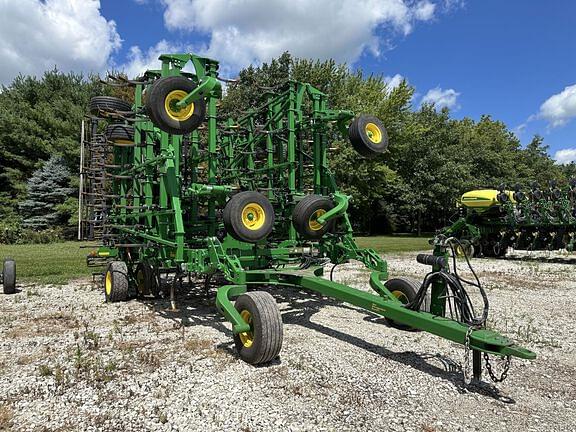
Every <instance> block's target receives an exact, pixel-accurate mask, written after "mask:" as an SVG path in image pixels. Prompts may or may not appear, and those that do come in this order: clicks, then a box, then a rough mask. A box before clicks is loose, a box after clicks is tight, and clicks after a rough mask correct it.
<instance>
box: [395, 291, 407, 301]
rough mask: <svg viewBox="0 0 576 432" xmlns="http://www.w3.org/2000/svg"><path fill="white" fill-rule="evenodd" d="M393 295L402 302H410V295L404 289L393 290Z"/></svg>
mask: <svg viewBox="0 0 576 432" xmlns="http://www.w3.org/2000/svg"><path fill="white" fill-rule="evenodd" d="M392 295H393V296H394V297H396V298H397V299H398V300H400V301H401V302H402V304H406V303H408V297H407V296H406V294H404V293H403V292H402V291H400V290H394V291H392Z"/></svg>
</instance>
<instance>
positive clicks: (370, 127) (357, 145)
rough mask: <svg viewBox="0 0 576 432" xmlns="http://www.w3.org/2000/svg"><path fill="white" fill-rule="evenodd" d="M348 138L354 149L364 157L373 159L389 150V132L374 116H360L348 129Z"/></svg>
mask: <svg viewBox="0 0 576 432" xmlns="http://www.w3.org/2000/svg"><path fill="white" fill-rule="evenodd" d="M348 137H349V138H350V143H351V144H352V146H353V147H354V149H355V150H356V151H357V152H358V153H360V154H361V155H362V156H364V157H367V158H373V157H376V156H378V155H379V154H381V153H384V152H385V151H386V149H387V148H388V132H386V128H385V127H384V125H383V124H382V122H381V121H380V119H378V118H376V117H373V116H364V115H363V116H358V117H356V118H355V119H354V120H353V121H352V123H351V124H350V127H349V128H348Z"/></svg>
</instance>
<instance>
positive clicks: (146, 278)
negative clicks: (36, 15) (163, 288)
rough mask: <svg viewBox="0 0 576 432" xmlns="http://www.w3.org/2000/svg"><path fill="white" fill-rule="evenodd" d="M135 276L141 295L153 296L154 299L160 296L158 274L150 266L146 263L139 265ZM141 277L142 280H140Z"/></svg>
mask: <svg viewBox="0 0 576 432" xmlns="http://www.w3.org/2000/svg"><path fill="white" fill-rule="evenodd" d="M134 276H135V279H136V289H137V290H138V294H139V295H142V296H145V295H150V294H151V295H153V296H154V297H158V296H159V295H160V289H159V288H158V280H157V278H156V273H155V272H154V269H153V268H152V266H151V265H150V264H148V263H146V262H141V263H138V265H137V266H136V271H135V272H134ZM140 276H141V277H142V279H140Z"/></svg>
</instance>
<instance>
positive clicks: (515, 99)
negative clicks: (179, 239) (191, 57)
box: [0, 0, 576, 162]
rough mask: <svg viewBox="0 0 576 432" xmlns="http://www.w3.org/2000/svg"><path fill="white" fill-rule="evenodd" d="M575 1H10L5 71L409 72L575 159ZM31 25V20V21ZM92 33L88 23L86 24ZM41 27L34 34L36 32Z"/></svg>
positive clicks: (424, 90)
mask: <svg viewBox="0 0 576 432" xmlns="http://www.w3.org/2000/svg"><path fill="white" fill-rule="evenodd" d="M575 24H576V2H574V1H571V0H554V1H547V2H543V1H541V0H516V1H512V0H509V1H502V0H500V1H496V0H209V1H206V0H204V1H200V0H100V1H98V0H43V1H40V0H19V1H17V2H8V1H5V2H0V51H2V52H5V53H8V59H7V60H6V57H5V60H4V67H3V69H2V70H1V71H0V82H1V83H4V84H7V83H9V82H10V81H11V79H12V78H13V77H14V76H15V75H17V74H18V73H20V72H21V73H32V74H38V73H41V71H42V70H44V69H46V68H51V67H53V66H54V65H56V66H58V67H59V68H60V69H62V70H75V71H84V72H102V71H105V70H106V69H108V68H111V67H114V68H117V69H124V70H126V71H128V72H129V73H131V74H136V73H137V72H139V71H141V70H142V69H143V68H146V67H147V66H151V65H153V64H154V62H155V59H156V58H157V56H158V54H159V53H160V52H164V51H166V52H167V51H183V50H186V51H195V52H200V53H203V54H206V55H210V56H212V57H214V58H217V59H219V60H221V61H222V63H223V68H222V70H223V73H224V74H227V75H229V76H234V75H235V74H236V73H237V71H238V70H239V69H240V68H242V67H244V66H246V65H248V64H250V63H259V62H262V61H267V60H269V59H270V58H271V57H273V56H277V55H278V54H280V53H281V52H283V51H284V50H289V51H291V52H293V54H295V55H296V56H299V57H313V58H322V59H325V58H329V57H334V58H336V60H338V61H341V62H344V61H345V62H347V63H348V64H350V65H351V66H352V67H361V68H362V69H363V70H364V71H366V72H369V73H375V74H383V75H384V76H386V77H387V78H388V79H389V80H390V81H391V83H390V84H391V85H394V83H396V82H397V81H398V79H399V78H400V77H404V78H406V79H407V80H408V81H409V83H410V84H411V85H413V86H414V87H415V88H416V92H417V97H416V98H415V100H414V104H415V106H418V105H419V104H420V103H421V102H422V101H423V100H424V101H431V102H436V104H437V106H444V105H445V106H448V107H449V108H450V109H451V110H452V113H453V115H454V116H455V117H458V118H461V117H464V116H468V117H472V118H473V119H478V118H479V117H480V116H481V115H482V114H490V115H491V116H492V117H493V118H495V119H499V120H502V121H504V122H505V123H506V124H507V125H508V126H509V127H510V129H512V130H514V131H515V132H516V133H517V135H518V136H519V138H520V139H521V140H522V142H523V143H527V142H528V141H529V140H530V139H531V138H532V136H533V135H534V134H536V133H538V134H541V135H542V136H544V138H545V142H546V143H547V144H548V145H550V153H551V155H552V156H556V157H557V158H558V160H559V161H561V162H565V161H570V160H576V140H575V139H574V137H575V136H576V118H575V117H576V56H574V55H573V52H574V42H575V41H576V25H575ZM27 27H28V28H27ZM79 29H80V30H81V31H78V30H79ZM29 35H32V36H33V37H29Z"/></svg>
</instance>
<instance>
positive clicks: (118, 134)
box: [104, 124, 134, 144]
mask: <svg viewBox="0 0 576 432" xmlns="http://www.w3.org/2000/svg"><path fill="white" fill-rule="evenodd" d="M104 133H105V134H106V138H107V139H108V141H113V142H115V143H118V144H132V143H133V142H134V126H129V125H123V124H110V125H108V126H106V130H105V131H104Z"/></svg>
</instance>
